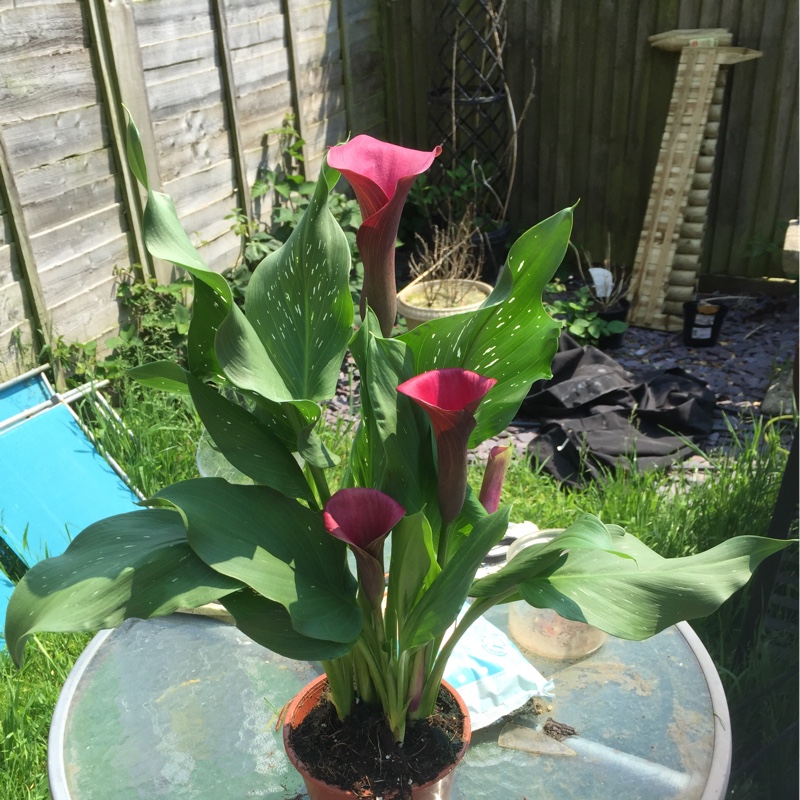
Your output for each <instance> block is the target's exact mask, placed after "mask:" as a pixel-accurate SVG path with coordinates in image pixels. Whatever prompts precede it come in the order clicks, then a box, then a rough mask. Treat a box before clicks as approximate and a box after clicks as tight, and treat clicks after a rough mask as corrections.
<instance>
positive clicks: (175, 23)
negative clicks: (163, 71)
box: [133, 0, 214, 53]
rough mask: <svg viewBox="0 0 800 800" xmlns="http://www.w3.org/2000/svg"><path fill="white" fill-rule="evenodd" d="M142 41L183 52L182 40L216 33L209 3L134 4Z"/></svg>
mask: <svg viewBox="0 0 800 800" xmlns="http://www.w3.org/2000/svg"><path fill="white" fill-rule="evenodd" d="M133 9H134V14H135V16H136V28H137V30H138V32H139V41H140V42H141V44H142V45H143V46H147V45H153V44H161V45H162V46H164V47H165V48H167V49H171V50H172V51H173V53H177V52H180V45H181V42H180V40H181V39H185V38H186V37H189V36H195V35H197V34H202V33H205V32H207V31H211V30H213V29H214V26H213V22H212V14H211V7H210V5H209V2H208V0H181V2H180V4H176V3H174V2H172V0H141V1H140V2H135V3H134V4H133Z"/></svg>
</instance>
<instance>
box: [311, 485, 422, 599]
mask: <svg viewBox="0 0 800 800" xmlns="http://www.w3.org/2000/svg"><path fill="white" fill-rule="evenodd" d="M405 514H406V510H405V509H404V508H403V506H401V505H400V503H398V502H396V501H395V500H393V499H392V498H391V497H389V495H388V494H384V493H383V492H381V491H379V490H378V489H365V488H361V487H353V488H349V489H340V490H339V491H338V492H336V493H335V494H334V495H333V496H332V497H331V499H330V500H328V502H327V503H325V509H324V512H323V514H322V521H323V524H324V525H325V530H326V531H328V533H330V534H331V536H335V537H336V538H337V539H341V540H342V541H343V542H345V543H346V544H348V545H349V546H350V549H351V550H352V551H353V554H354V555H355V558H356V566H357V567H358V579H359V582H360V583H361V586H362V588H363V590H364V593H365V594H366V596H367V598H368V599H369V601H370V602H371V603H372V605H373V606H375V607H380V603H381V600H382V598H383V584H384V580H383V544H384V541H385V540H386V537H387V536H388V535H389V532H390V531H391V530H392V528H394V526H395V525H397V523H398V522H400V520H401V519H402V518H403V517H404V516H405Z"/></svg>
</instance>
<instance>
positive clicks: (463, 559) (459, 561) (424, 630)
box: [400, 508, 509, 650]
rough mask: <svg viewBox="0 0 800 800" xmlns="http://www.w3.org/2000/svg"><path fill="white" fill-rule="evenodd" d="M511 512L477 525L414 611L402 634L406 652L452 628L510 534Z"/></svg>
mask: <svg viewBox="0 0 800 800" xmlns="http://www.w3.org/2000/svg"><path fill="white" fill-rule="evenodd" d="M508 512H509V509H508V508H501V509H500V510H499V511H496V512H495V513H494V514H491V515H489V516H487V517H484V518H483V519H482V520H480V522H478V523H477V524H476V525H475V527H474V528H473V529H472V533H470V535H469V536H468V537H467V539H466V541H465V542H464V543H463V544H462V545H461V547H460V548H459V549H458V552H457V553H456V554H455V555H454V556H453V557H452V558H451V559H450V560H449V561H448V562H447V564H446V565H445V567H444V569H443V570H442V571H441V573H440V574H439V576H438V577H437V578H436V580H434V582H433V583H432V584H431V586H430V588H429V589H428V591H427V592H425V594H423V595H422V598H421V599H420V601H419V602H418V603H417V605H416V606H414V608H413V610H412V611H411V614H410V615H409V617H408V619H407V620H406V624H405V626H404V627H403V630H402V632H401V637H402V638H401V642H400V647H401V649H402V650H407V649H409V648H412V647H417V646H419V645H423V644H425V643H426V642H429V641H431V640H433V639H435V638H436V637H438V636H441V635H442V634H444V632H445V631H446V630H447V629H448V627H450V625H452V623H453V621H454V620H455V619H456V617H457V616H458V612H459V611H460V610H461V607H462V606H463V605H464V601H465V600H466V599H467V595H468V593H469V589H470V586H471V584H472V581H473V579H474V577H475V573H476V572H477V570H478V567H479V566H480V565H481V562H482V561H483V559H484V558H485V557H486V554H487V553H488V552H489V550H491V549H492V548H493V547H494V546H495V545H496V544H497V543H498V542H499V541H500V540H501V539H502V538H503V536H505V533H506V531H507V530H508Z"/></svg>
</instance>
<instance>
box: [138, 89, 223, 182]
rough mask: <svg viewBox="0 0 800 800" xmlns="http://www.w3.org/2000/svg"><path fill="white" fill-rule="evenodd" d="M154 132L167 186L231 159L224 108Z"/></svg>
mask: <svg viewBox="0 0 800 800" xmlns="http://www.w3.org/2000/svg"><path fill="white" fill-rule="evenodd" d="M153 131H154V136H155V140H156V146H157V148H158V152H159V163H160V167H161V169H162V179H163V181H164V182H165V183H166V182H167V181H170V180H174V179H175V178H176V177H178V176H179V175H187V174H189V173H192V172H196V171H198V169H202V168H203V167H207V166H211V165H212V164H215V163H217V162H218V161H219V160H220V156H221V155H222V154H224V157H225V158H228V157H229V156H230V152H229V147H230V145H229V143H228V140H227V128H226V125H225V115H224V110H223V108H222V105H220V104H217V105H215V106H211V107H209V108H201V109H197V110H195V111H191V112H189V113H187V114H183V115H181V116H176V117H171V118H169V119H165V120H163V121H161V122H157V123H155V124H154V126H153Z"/></svg>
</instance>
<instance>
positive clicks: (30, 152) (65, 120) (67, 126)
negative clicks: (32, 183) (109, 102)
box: [3, 105, 109, 172]
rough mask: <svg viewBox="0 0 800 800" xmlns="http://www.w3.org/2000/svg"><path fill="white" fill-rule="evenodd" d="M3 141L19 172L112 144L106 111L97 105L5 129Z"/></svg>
mask: <svg viewBox="0 0 800 800" xmlns="http://www.w3.org/2000/svg"><path fill="white" fill-rule="evenodd" d="M3 137H4V138H5V141H6V147H7V148H8V152H9V158H10V159H11V164H12V166H13V168H14V170H15V171H16V172H23V171H24V170H27V169H31V168H35V167H38V166H41V165H43V164H49V163H53V162H56V161H59V160H61V159H64V158H69V157H71V156H73V155H75V154H78V153H91V152H94V151H95V150H100V149H101V148H103V147H108V144H109V142H108V131H107V127H106V121H105V118H104V115H103V110H102V108H101V107H100V106H98V105H93V106H89V107H87V108H81V109H77V110H75V111H64V112H59V113H57V114H50V115H48V116H41V117H36V118H35V119H32V120H27V121H25V122H18V123H16V124H9V125H6V126H3Z"/></svg>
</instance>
